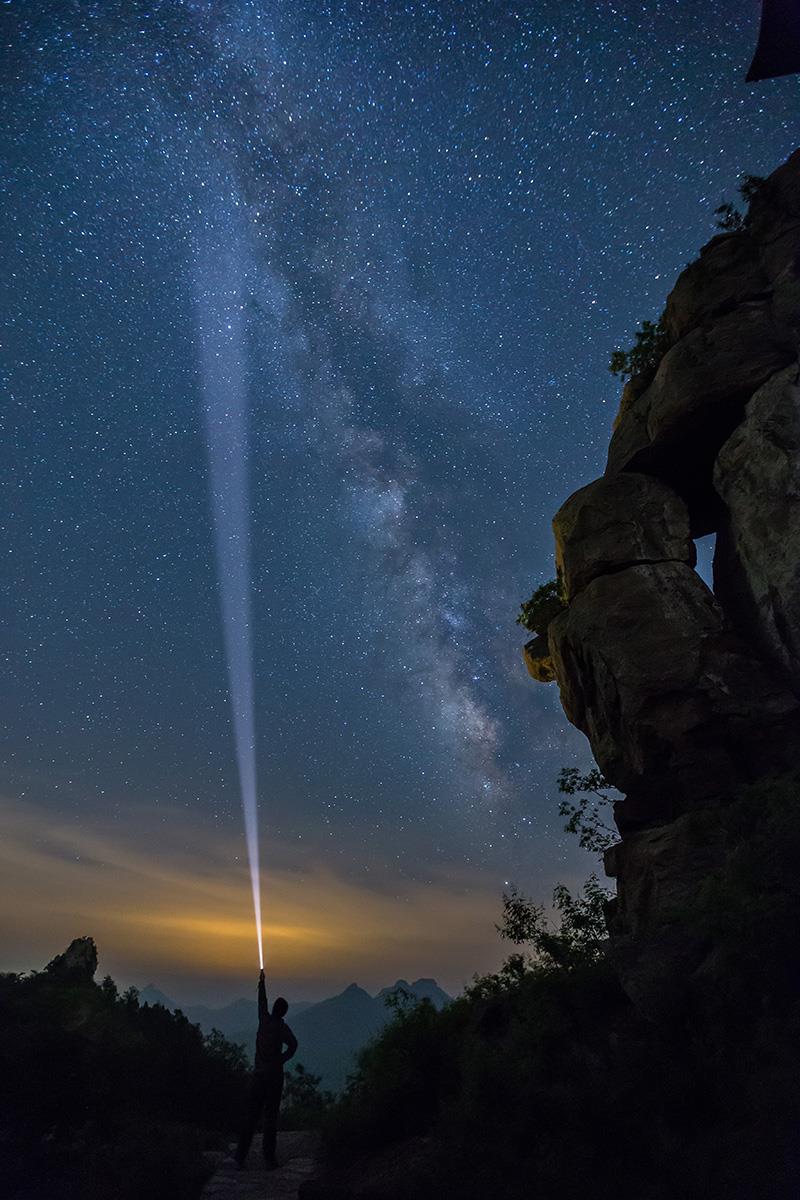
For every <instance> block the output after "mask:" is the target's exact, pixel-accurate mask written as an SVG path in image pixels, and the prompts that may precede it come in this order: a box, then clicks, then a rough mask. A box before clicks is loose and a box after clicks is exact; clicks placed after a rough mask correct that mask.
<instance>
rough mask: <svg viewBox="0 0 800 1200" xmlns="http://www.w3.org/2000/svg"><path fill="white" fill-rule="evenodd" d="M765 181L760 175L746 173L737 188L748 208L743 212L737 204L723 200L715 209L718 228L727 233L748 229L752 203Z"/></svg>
mask: <svg viewBox="0 0 800 1200" xmlns="http://www.w3.org/2000/svg"><path fill="white" fill-rule="evenodd" d="M764 183H765V180H764V179H763V178H762V176H760V175H745V176H744V177H743V179H742V182H741V183H740V184H739V187H738V188H737V189H736V190H737V191H738V193H739V195H740V196H741V198H742V200H743V202H744V203H745V204H746V205H747V209H746V210H745V212H742V211H741V210H740V209H738V208H737V207H736V205H735V204H731V203H730V201H728V200H723V202H722V204H720V205H719V206H718V207H717V208H715V209H714V216H715V217H716V218H717V222H716V224H717V229H721V230H723V231H724V232H725V233H741V232H742V230H745V229H747V226H748V224H749V222H750V204H751V203H752V201H753V200H754V199H755V197H756V196H757V195H758V193H759V192H760V191H761V188H762V187H763V186H764Z"/></svg>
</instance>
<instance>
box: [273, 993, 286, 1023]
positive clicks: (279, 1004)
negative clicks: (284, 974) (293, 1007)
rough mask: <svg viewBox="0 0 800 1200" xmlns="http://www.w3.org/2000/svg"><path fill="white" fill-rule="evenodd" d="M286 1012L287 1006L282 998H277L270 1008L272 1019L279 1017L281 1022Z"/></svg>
mask: <svg viewBox="0 0 800 1200" xmlns="http://www.w3.org/2000/svg"><path fill="white" fill-rule="evenodd" d="M288 1011H289V1005H288V1004H287V1003H286V1001H285V1000H284V998H283V996H278V999H277V1000H276V1001H275V1003H274V1004H273V1006H272V1015H273V1017H279V1018H280V1019H281V1020H283V1018H284V1017H285V1016H286V1014H287V1012H288Z"/></svg>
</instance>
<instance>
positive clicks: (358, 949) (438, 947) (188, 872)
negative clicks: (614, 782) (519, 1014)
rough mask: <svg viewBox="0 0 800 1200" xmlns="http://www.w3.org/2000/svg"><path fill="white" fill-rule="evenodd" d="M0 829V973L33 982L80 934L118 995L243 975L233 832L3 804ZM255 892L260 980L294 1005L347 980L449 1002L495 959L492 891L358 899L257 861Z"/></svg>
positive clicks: (246, 911)
mask: <svg viewBox="0 0 800 1200" xmlns="http://www.w3.org/2000/svg"><path fill="white" fill-rule="evenodd" d="M0 819H2V822H3V828H4V831H5V835H4V838H3V840H2V843H0V873H2V876H3V880H4V884H5V892H6V895H7V896H8V897H11V898H13V903H9V902H6V903H5V904H4V906H3V909H2V912H0V943H2V945H3V947H4V951H3V962H2V963H0V969H6V970H21V969H30V968H32V967H41V966H43V965H44V964H45V963H46V962H47V961H49V959H50V958H51V957H53V955H55V954H56V953H58V952H59V951H60V950H62V949H63V948H64V946H65V945H66V944H67V943H68V942H69V941H70V940H71V939H72V938H73V937H77V936H82V935H86V934H89V935H91V936H93V937H95V939H96V940H97V942H98V946H99V949H100V956H101V968H100V969H101V972H105V971H109V972H110V973H111V974H112V975H114V976H115V977H118V978H121V979H122V980H123V981H124V980H130V979H134V980H136V981H137V982H139V983H143V982H147V981H148V980H149V979H155V980H157V981H159V982H160V984H161V985H162V986H164V985H165V984H166V983H168V982H170V981H175V980H178V981H179V983H178V986H179V987H180V980H181V979H182V980H183V981H184V984H183V986H184V988H186V987H187V986H188V985H187V983H186V981H187V980H189V981H190V980H191V979H193V978H197V979H202V980H208V979H215V980H216V981H217V983H218V984H219V986H220V988H222V989H223V990H224V989H225V987H226V985H227V987H228V989H229V990H230V988H231V987H232V986H233V985H234V984H236V985H237V986H238V985H239V981H240V980H246V979H247V978H248V977H249V976H250V975H251V974H252V972H253V964H256V963H257V959H256V954H255V933H254V924H253V916H252V909H251V900H250V889H249V874H248V871H247V866H246V863H245V862H244V860H243V857H242V854H241V835H240V834H239V832H238V830H234V829H233V828H231V829H229V830H227V831H225V830H223V831H220V832H214V831H212V830H209V829H208V827H204V826H200V825H196V826H194V827H191V826H190V827H189V828H188V830H187V821H186V812H185V810H183V809H182V810H181V811H180V812H179V813H178V812H176V813H174V814H171V813H168V812H167V813H165V812H163V811H162V810H161V809H155V808H153V809H151V808H144V807H140V808H130V807H129V808H128V809H127V810H126V811H125V813H124V815H123V817H122V818H118V819H115V820H109V819H107V820H106V821H105V822H103V821H102V820H100V819H96V820H95V821H94V822H93V824H92V826H91V827H90V828H87V827H85V826H83V825H79V824H76V823H73V822H70V821H68V820H65V819H63V818H57V817H52V816H50V817H49V818H48V814H46V813H45V812H44V811H43V810H42V809H41V808H40V807H39V806H37V805H35V804H30V803H28V804H23V803H20V802H18V801H11V800H0ZM154 847H155V848H156V849H155V850H154ZM290 862H291V863H293V864H294V865H292V866H290V865H288V864H289V863H290ZM262 880H263V903H264V912H265V930H266V932H265V940H266V950H267V958H268V962H269V967H270V971H271V973H272V974H273V975H275V976H277V977H279V978H280V979H284V980H286V979H288V980H291V981H292V984H293V986H294V987H295V988H299V989H300V990H301V991H303V989H304V985H305V984H312V983H314V981H320V980H329V981H334V982H335V981H337V980H338V981H342V982H349V980H350V979H352V978H358V980H359V982H362V983H363V984H365V985H366V986H371V985H373V984H374V985H375V986H376V987H377V986H379V985H380V984H381V983H383V982H386V981H387V980H391V979H392V978H395V977H396V976H397V975H402V974H403V973H404V972H405V973H410V974H412V975H414V974H416V975H428V974H429V975H435V976H437V977H438V978H440V979H442V980H444V981H445V983H446V985H447V986H450V987H451V988H457V987H459V986H460V985H461V984H463V982H465V981H466V980H467V979H468V978H469V977H470V976H471V974H472V973H473V971H474V970H475V969H476V968H484V969H488V968H489V967H493V966H495V965H496V963H497V961H498V960H499V957H500V946H499V942H498V939H497V936H496V933H495V931H494V926H493V922H494V920H495V917H496V913H497V908H498V896H497V890H496V886H495V884H494V882H493V881H491V880H490V879H488V878H479V877H476V876H475V874H474V872H473V873H472V875H471V877H470V878H469V879H467V878H466V877H462V876H459V875H458V874H456V873H455V872H450V873H442V874H441V875H438V876H433V877H431V879H430V881H429V882H427V883H414V884H410V885H403V886H402V887H400V886H399V885H397V886H394V887H387V886H386V881H385V879H383V880H381V885H380V886H374V885H373V884H372V883H371V881H370V880H369V878H368V877H366V878H365V880H364V882H363V883H362V882H353V881H352V880H348V879H345V878H343V877H342V876H341V875H339V874H338V873H337V872H336V870H334V869H333V868H332V867H331V866H330V864H328V863H326V862H325V861H324V858H322V857H320V856H319V855H318V854H317V853H315V852H313V851H311V852H306V851H298V850H297V849H296V847H295V846H294V845H292V846H291V847H287V846H274V845H270V847H269V855H268V861H267V863H266V865H265V867H264V870H263V874H262ZM306 990H308V988H307V987H306Z"/></svg>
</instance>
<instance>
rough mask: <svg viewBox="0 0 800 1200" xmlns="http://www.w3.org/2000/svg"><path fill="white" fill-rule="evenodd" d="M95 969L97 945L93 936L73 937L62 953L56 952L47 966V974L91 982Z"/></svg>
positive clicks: (64, 978) (79, 981)
mask: <svg viewBox="0 0 800 1200" xmlns="http://www.w3.org/2000/svg"><path fill="white" fill-rule="evenodd" d="M96 970H97V946H96V945H95V943H94V938H90V937H82V938H74V939H73V940H72V941H71V942H70V944H69V945H68V946H67V948H66V950H65V951H64V953H63V954H57V955H56V956H55V958H54V959H52V960H51V961H50V962H49V963H48V964H47V966H46V967H45V971H46V972H47V973H48V975H54V976H56V977H57V978H59V979H62V980H65V981H69V982H70V983H77V984H80V983H91V982H92V980H93V979H94V975H95V972H96Z"/></svg>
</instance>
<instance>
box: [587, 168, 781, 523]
mask: <svg viewBox="0 0 800 1200" xmlns="http://www.w3.org/2000/svg"><path fill="white" fill-rule="evenodd" d="M799 178H800V152H795V154H793V155H792V157H791V158H790V159H789V161H788V162H787V163H786V164H784V166H783V167H781V168H779V169H778V170H777V171H776V172H775V173H774V174H773V175H772V176H770V178H769V179H768V180H767V181H766V182H765V183H764V185H763V186H762V187H761V189H760V190H759V192H758V194H757V196H756V198H755V199H754V201H753V203H752V205H751V212H750V218H749V220H748V222H747V224H746V226H745V228H744V229H743V230H741V231H739V232H735V233H727V234H722V235H720V236H718V237H716V238H713V239H712V241H711V242H709V243H708V245H707V246H706V247H704V249H703V250H702V251H701V253H700V257H699V258H698V260H697V261H696V262H694V263H692V264H691V265H690V266H688V267H687V268H686V270H685V271H684V272H683V273H682V274H681V275H680V277H679V278H678V281H677V283H676V285H675V287H674V288H673V290H672V292H671V294H670V296H669V298H668V300H667V306H666V310H665V313H664V325H665V328H666V332H667V337H668V339H669V341H670V343H671V348H670V349H669V351H668V352H667V353H666V354H665V355H664V357H663V358H662V360H661V362H660V364H659V366H658V369H657V371H656V372H655V375H654V377H653V379H652V381H646V380H645V381H643V380H638V381H635V382H633V381H632V385H628V387H627V388H626V391H625V393H624V395H623V403H622V405H621V407H620V413H619V416H618V419H617V422H616V424H615V428H614V434H613V437H612V439H611V445H610V447H609V453H608V467H607V470H608V472H609V473H612V474H613V473H616V472H618V471H646V472H648V473H651V474H654V475H656V476H658V477H659V478H661V479H663V480H665V481H666V482H667V483H669V484H670V485H671V486H672V487H674V488H675V490H676V491H678V492H679V493H680V494H681V495H682V496H683V497H684V498H685V499H686V501H687V503H688V504H689V508H690V514H691V518H692V528H693V531H694V533H695V535H696V536H699V535H701V534H703V533H709V532H711V531H712V530H713V529H715V528H716V526H717V524H718V522H719V517H720V514H721V511H722V510H721V509H720V507H719V505H718V503H717V498H716V494H715V492H714V490H713V488H712V486H711V476H712V466H713V462H714V459H715V458H716V455H717V453H718V452H719V449H720V447H721V446H722V444H723V442H725V441H726V440H727V438H728V436H729V435H730V434H731V432H732V431H733V429H734V428H735V427H736V426H737V425H738V424H739V422H740V421H741V419H742V415H743V408H744V405H745V403H746V402H747V400H748V399H749V398H750V397H751V396H752V395H753V393H754V392H755V391H756V390H757V389H758V388H759V387H760V386H761V385H762V384H763V383H765V382H766V381H767V380H768V379H769V378H770V377H771V376H772V375H773V374H775V372H776V371H779V370H780V369H781V368H783V367H785V366H787V365H788V364H789V363H790V362H792V361H793V360H794V359H795V357H796V355H797V347H798V335H799V334H800V196H799V195H798V186H797V184H798V179H799Z"/></svg>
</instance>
